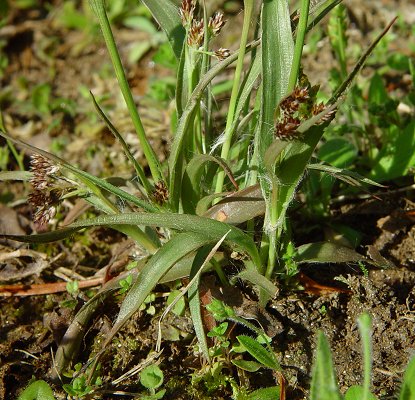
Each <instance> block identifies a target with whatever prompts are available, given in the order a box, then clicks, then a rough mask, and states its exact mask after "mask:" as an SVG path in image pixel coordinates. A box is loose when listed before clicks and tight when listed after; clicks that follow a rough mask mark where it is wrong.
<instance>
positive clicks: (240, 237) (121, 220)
mask: <svg viewBox="0 0 415 400" xmlns="http://www.w3.org/2000/svg"><path fill="white" fill-rule="evenodd" d="M121 225H133V226H134V225H147V226H160V227H164V228H169V229H174V230H177V231H187V232H193V233H197V234H201V235H203V236H204V237H205V238H206V239H207V240H208V241H218V240H219V239H220V238H221V237H222V236H223V235H225V234H226V233H227V232H228V231H230V232H229V234H228V236H227V237H226V240H227V241H229V242H232V243H234V244H235V245H237V246H239V247H240V248H241V249H242V250H243V251H246V252H247V253H248V255H249V256H250V257H251V258H252V260H253V262H254V263H255V265H256V266H257V268H259V267H260V259H259V254H258V250H257V248H256V246H255V243H254V242H253V240H252V239H251V237H250V236H248V235H247V234H245V233H244V232H243V231H241V230H240V229H238V228H236V227H234V226H232V225H228V224H225V223H223V222H219V221H215V220H213V219H209V218H204V217H199V216H196V215H188V214H173V213H159V214H149V213H140V212H136V213H124V214H118V215H102V216H99V217H96V218H91V219H87V220H83V221H78V222H75V223H73V224H71V225H69V226H68V227H66V228H62V229H58V230H56V231H54V232H47V233H42V234H39V235H21V236H19V235H3V236H4V237H7V238H10V239H14V240H18V241H23V242H29V243H42V242H46V241H53V240H60V239H63V238H65V237H68V236H70V235H71V234H73V233H74V232H75V231H77V230H80V229H82V228H88V227H94V226H109V227H114V226H115V227H119V226H121Z"/></svg>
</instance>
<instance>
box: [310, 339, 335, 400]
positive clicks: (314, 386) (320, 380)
mask: <svg viewBox="0 0 415 400" xmlns="http://www.w3.org/2000/svg"><path fill="white" fill-rule="evenodd" d="M310 400H341V395H340V393H339V389H338V388H337V383H336V375H335V370H334V365H333V360H332V358H331V351H330V346H329V343H328V341H327V339H326V337H325V336H324V333H323V332H319V334H318V340H317V354H316V358H315V361H314V367H313V373H312V377H311V388H310Z"/></svg>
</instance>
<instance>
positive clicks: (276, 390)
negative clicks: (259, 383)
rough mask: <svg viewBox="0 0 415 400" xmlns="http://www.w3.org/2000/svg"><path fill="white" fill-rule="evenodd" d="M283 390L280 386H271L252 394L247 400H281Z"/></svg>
mask: <svg viewBox="0 0 415 400" xmlns="http://www.w3.org/2000/svg"><path fill="white" fill-rule="evenodd" d="M280 393H281V389H280V387H279V386H271V387H267V388H262V389H258V390H255V391H254V392H251V393H250V394H249V395H248V397H247V400H280Z"/></svg>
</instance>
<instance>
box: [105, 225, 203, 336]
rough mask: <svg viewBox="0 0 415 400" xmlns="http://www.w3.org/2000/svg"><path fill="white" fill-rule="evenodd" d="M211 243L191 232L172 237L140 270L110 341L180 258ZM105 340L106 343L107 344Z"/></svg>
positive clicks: (123, 304)
mask: <svg viewBox="0 0 415 400" xmlns="http://www.w3.org/2000/svg"><path fill="white" fill-rule="evenodd" d="M210 242H211V239H209V238H207V237H206V235H201V234H197V233H192V232H186V233H181V234H177V235H175V236H173V238H172V239H171V240H170V241H169V242H167V243H166V244H165V245H164V246H163V247H161V248H160V250H159V251H158V252H157V253H156V254H154V255H153V256H152V257H151V258H150V260H149V261H148V263H147V264H146V265H145V266H144V268H143V269H142V271H141V273H140V275H139V276H138V278H137V280H136V282H135V283H134V284H133V286H132V287H131V289H130V290H129V292H128V293H127V296H126V297H125V299H124V301H123V302H122V304H121V307H120V312H119V314H118V317H117V320H116V321H115V324H114V327H113V329H112V330H111V332H110V334H109V339H108V340H110V339H111V338H112V337H113V336H114V335H115V333H116V332H118V330H119V329H120V328H121V327H122V326H123V325H124V324H125V323H126V322H127V320H128V319H129V318H130V317H131V316H132V315H133V314H134V313H135V312H136V311H137V310H138V309H139V307H140V306H141V304H142V303H143V302H144V300H145V298H146V297H147V296H148V295H149V294H150V292H151V291H152V290H153V289H154V287H155V286H156V285H157V283H158V282H159V281H160V279H161V277H162V276H163V275H164V274H165V273H166V272H167V271H168V270H169V269H170V268H171V267H172V266H173V265H174V264H175V263H176V262H177V261H179V260H180V259H181V258H183V257H184V256H186V255H187V254H189V253H192V252H193V251H196V250H197V249H199V248H200V247H202V246H205V245H207V244H209V243H210ZM108 340H107V342H108Z"/></svg>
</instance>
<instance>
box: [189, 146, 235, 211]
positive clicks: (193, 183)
mask: <svg viewBox="0 0 415 400" xmlns="http://www.w3.org/2000/svg"><path fill="white" fill-rule="evenodd" d="M212 162H213V163H216V164H218V165H219V166H220V167H221V168H222V169H223V170H224V171H225V173H226V175H227V176H228V178H229V179H230V180H231V181H232V182H233V184H234V185H235V186H236V187H237V186H238V185H237V183H236V182H235V179H234V178H233V176H232V171H231V169H230V168H229V166H228V164H227V163H226V161H225V160H224V159H223V158H220V157H217V156H213V155H210V154H197V155H196V156H194V157H193V158H192V159H191V160H190V162H189V164H188V165H187V167H186V172H185V176H184V178H183V188H182V190H183V194H182V198H184V199H186V201H185V202H184V204H183V207H184V212H185V213H193V212H194V211H195V209H196V206H197V202H198V201H199V199H200V189H201V187H200V183H201V181H202V176H203V173H204V172H205V164H206V163H212Z"/></svg>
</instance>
